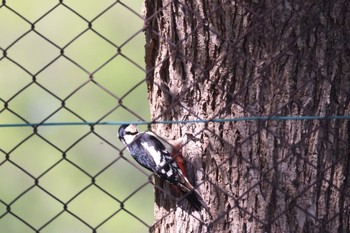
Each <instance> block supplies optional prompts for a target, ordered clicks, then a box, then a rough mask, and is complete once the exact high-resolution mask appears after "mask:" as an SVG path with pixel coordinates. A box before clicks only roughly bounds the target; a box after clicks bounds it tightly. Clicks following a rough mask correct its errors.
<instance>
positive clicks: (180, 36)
mask: <svg viewBox="0 0 350 233" xmlns="http://www.w3.org/2000/svg"><path fill="white" fill-rule="evenodd" d="M144 16H145V33H146V43H147V44H146V66H147V84H148V91H149V101H150V105H151V114H152V119H154V120H195V119H205V120H209V119H213V118H222V119H229V118H240V117H248V116H331V115H340V116H342V115H349V113H350V105H349V101H350V95H349V90H350V48H349V47H350V44H349V41H350V7H349V1H347V0H342V1H275V0H271V1H243V0H242V1H224V0H216V1H211V0H194V1H190V0H177V1H170V0H163V1H161V0H156V1H153V0H145V6H144ZM152 129H153V130H154V131H155V132H156V133H158V134H160V135H162V136H164V137H168V138H175V137H178V136H180V135H181V134H184V133H185V132H191V133H192V134H193V135H194V136H195V137H196V139H197V140H191V141H189V142H188V143H187V144H186V146H185V148H184V149H183V151H184V152H185V157H186V160H187V161H188V173H189V176H190V177H191V179H192V181H193V182H194V183H195V184H196V185H197V187H198V188H197V189H198V190H199V192H200V193H201V194H202V195H203V197H204V199H205V201H206V202H207V203H208V206H209V208H210V211H211V215H209V214H208V213H207V212H206V211H205V210H203V211H202V212H201V213H196V212H190V211H189V210H188V208H187V207H188V206H186V204H184V205H182V206H181V208H176V209H175V210H174V207H175V205H174V201H173V200H172V199H171V198H169V196H168V195H165V194H164V192H163V191H161V190H159V189H156V204H155V225H154V227H153V228H152V229H151V231H153V232H350V222H349V221H350V220H349V219H350V215H349V213H350V212H349V204H350V198H349V191H350V190H349V187H350V186H349V183H350V180H349V178H350V175H349V161H350V160H349V157H350V154H349V153H350V152H349V151H350V150H349V149H350V147H349V143H350V137H349V134H350V124H349V122H348V120H344V119H343V120H342V119H338V120H334V119H322V120H266V121H264V120H245V121H237V122H211V123H206V124H203V123H191V124H172V125H154V126H152Z"/></svg>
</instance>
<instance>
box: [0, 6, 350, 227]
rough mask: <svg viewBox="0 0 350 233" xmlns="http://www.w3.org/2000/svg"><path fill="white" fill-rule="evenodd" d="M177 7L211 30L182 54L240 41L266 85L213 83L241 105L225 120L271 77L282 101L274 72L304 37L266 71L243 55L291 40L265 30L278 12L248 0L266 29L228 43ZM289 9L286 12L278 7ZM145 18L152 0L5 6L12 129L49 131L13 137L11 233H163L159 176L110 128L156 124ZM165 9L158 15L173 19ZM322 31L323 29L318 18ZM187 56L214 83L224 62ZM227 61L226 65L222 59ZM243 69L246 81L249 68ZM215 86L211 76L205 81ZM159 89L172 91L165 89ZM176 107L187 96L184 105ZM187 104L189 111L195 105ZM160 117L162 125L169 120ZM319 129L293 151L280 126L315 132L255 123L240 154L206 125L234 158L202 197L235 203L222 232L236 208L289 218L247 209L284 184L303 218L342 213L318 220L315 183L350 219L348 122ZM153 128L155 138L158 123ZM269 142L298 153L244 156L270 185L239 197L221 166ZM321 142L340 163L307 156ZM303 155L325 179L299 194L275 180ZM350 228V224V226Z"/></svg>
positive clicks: (5, 75)
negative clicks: (158, 232) (263, 162)
mask: <svg viewBox="0 0 350 233" xmlns="http://www.w3.org/2000/svg"><path fill="white" fill-rule="evenodd" d="M174 2H176V4H179V5H178V7H179V8H181V9H182V11H183V14H184V15H185V16H186V17H193V18H196V19H197V20H198V22H201V23H199V24H198V25H197V26H196V28H195V30H193V31H192V32H190V33H189V35H187V36H185V37H184V38H183V39H180V40H179V41H177V42H176V43H173V42H171V41H168V42H169V44H170V46H172V47H173V48H176V47H177V45H178V43H188V41H187V39H188V38H189V37H190V35H193V34H195V33H197V32H198V31H200V30H202V29H203V28H207V29H208V30H209V31H210V33H212V36H214V37H215V38H216V40H217V41H221V42H218V43H222V41H224V42H225V43H226V44H228V46H229V47H230V50H229V51H227V52H228V54H229V53H234V54H235V55H234V56H235V57H236V58H237V63H239V61H245V62H246V63H247V65H248V66H252V67H256V70H257V73H256V74H254V75H253V74H252V77H253V76H254V78H252V79H250V80H247V82H246V84H245V85H244V86H242V87H240V88H239V91H237V92H236V93H227V90H226V88H225V87H221V86H220V85H217V83H216V81H215V80H210V79H208V82H211V84H212V85H214V86H215V88H216V91H217V93H219V94H220V93H225V94H227V95H228V96H229V98H228V99H229V101H228V102H227V107H226V108H225V109H220V110H219V111H218V112H217V113H216V117H217V118H219V117H220V115H221V113H223V112H225V111H226V110H227V108H231V107H232V105H233V104H237V99H236V97H238V96H240V95H241V94H242V93H243V92H245V91H247V90H248V89H249V88H251V87H252V86H254V85H255V84H256V83H257V82H260V81H261V80H264V81H263V82H264V85H263V86H265V87H270V89H267V90H262V91H271V89H273V90H274V91H275V92H276V93H279V94H280V92H282V90H283V85H284V80H277V81H276V80H275V79H270V78H268V77H267V73H268V70H270V69H273V67H274V64H275V63H276V62H287V60H286V59H285V56H286V55H288V54H289V53H290V45H292V44H295V43H298V41H296V40H297V39H298V38H297V39H293V40H291V39H288V38H286V39H284V38H281V40H283V42H284V47H283V48H282V49H281V51H279V53H277V54H274V55H273V56H272V57H271V58H269V59H268V61H267V62H265V63H264V64H257V61H252V60H249V58H247V57H246V56H245V53H243V52H242V48H241V46H242V43H243V42H242V41H243V40H244V38H245V37H246V36H248V35H249V36H251V35H252V34H253V35H256V37H257V38H258V37H259V35H262V34H264V35H265V34H266V31H267V32H269V33H270V34H271V37H274V36H279V35H278V34H277V33H276V31H282V30H287V29H285V28H277V29H276V28H268V27H266V25H265V24H264V21H266V20H268V19H269V17H271V16H272V15H273V14H276V12H275V11H273V10H272V11H265V10H264V9H261V11H252V10H251V9H250V8H249V7H248V5H246V4H243V3H242V2H240V1H237V2H236V4H238V5H240V6H241V7H242V8H244V9H245V11H246V14H252V15H254V16H255V17H256V19H260V20H256V22H254V26H252V27H251V30H250V31H247V32H246V33H245V34H244V35H240V37H239V38H237V39H236V41H228V40H227V39H226V38H225V36H224V35H221V34H220V33H218V31H217V30H216V29H215V28H214V27H209V26H208V24H207V22H206V20H205V18H203V15H202V14H201V13H199V12H196V11H195V10H193V9H192V8H191V7H189V6H187V5H186V4H181V3H180V2H179V1H174ZM171 3H173V2H171ZM171 3H170V4H171ZM229 3H230V1H227V2H224V3H222V4H220V5H217V6H216V7H214V8H212V9H211V10H210V11H209V12H207V13H206V15H207V16H208V15H213V14H220V11H222V10H223V9H224V7H225V4H229ZM170 4H169V5H166V6H164V8H163V9H162V11H164V12H166V11H168V10H170V9H169V8H170V7H171V6H170ZM280 4H281V3H276V9H278V7H279V6H280ZM140 9H141V1H134V2H133V3H129V2H126V1H111V0H108V1H107V0H104V1H99V2H98V3H97V2H93V1H87V2H84V3H83V1H53V0H52V1H45V2H42V1H27V2H18V1H3V2H2V4H1V6H0V30H1V31H2V32H3V33H2V35H1V36H0V49H1V51H2V56H1V58H0V72H1V74H2V78H1V80H0V82H1V84H0V101H1V102H2V104H3V107H2V109H1V110H0V123H2V124H10V123H11V124H12V123H25V124H29V125H30V124H32V123H38V125H35V126H28V127H2V128H1V134H0V187H1V193H0V229H1V230H2V231H3V232H62V231H63V232H114V231H116V229H117V232H119V231H120V232H147V231H148V230H149V229H150V228H151V226H152V224H153V211H152V209H153V197H152V196H153V191H152V190H153V188H154V186H155V184H154V183H153V182H152V180H151V179H149V177H152V175H151V174H149V173H148V172H145V170H143V169H141V168H140V167H139V166H138V165H137V164H136V163H135V162H134V161H133V160H132V159H130V157H129V156H128V155H124V151H125V148H124V146H123V145H122V144H120V143H119V142H116V141H117V135H116V127H115V126H110V125H100V124H99V123H100V122H106V121H115V120H116V119H118V120H120V121H130V120H135V119H136V120H141V121H147V120H148V116H149V113H148V111H149V110H148V107H146V106H147V93H146V83H145V82H146V79H145V76H146V73H145V69H144V68H143V67H144V65H143V64H144V61H143V60H144V52H142V51H143V50H144V34H143V30H144V29H145V28H144V27H152V25H149V24H147V23H149V22H150V21H151V20H152V18H149V19H143V18H142V16H141V15H140V13H139V12H140ZM310 9H311V8H310ZM347 10H348V11H349V9H347ZM162 11H160V12H158V13H157V14H162ZM318 14H319V12H318V11H316V10H315V11H310V14H309V16H308V17H309V18H307V19H305V21H307V22H308V23H309V24H308V25H309V27H305V28H303V31H301V32H300V35H302V36H304V35H305V34H307V33H308V30H312V29H313V28H314V26H315V25H314V24H313V23H310V22H312V21H313V20H314V19H315V18H316V17H319V15H318ZM152 17H155V16H152ZM293 17H298V15H297V14H296V15H294V14H291V15H285V16H283V17H282V16H281V20H286V21H287V20H289V21H293V20H294V19H293ZM144 22H146V23H145V24H144ZM316 22H318V21H317V20H315V23H316ZM221 23H222V24H224V22H221ZM215 26H220V25H215ZM151 30H152V29H151ZM237 30H239V29H237ZM325 30H326V29H325ZM262 31H264V33H262ZM153 36H154V37H158V38H161V35H160V34H159V32H157V31H156V30H154V31H153ZM310 40H312V38H311V39H310ZM328 40H329V41H330V43H334V44H335V45H336V44H337V43H349V42H346V41H338V40H339V38H336V37H335V38H328ZM310 43H311V42H310ZM335 47H336V46H335ZM335 51H336V52H335V53H333V54H331V55H330V56H329V58H328V60H329V62H332V61H333V60H335V59H336V58H339V57H342V58H343V59H344V60H346V58H348V57H349V55H348V54H346V51H342V50H339V51H337V50H336V49H335ZM177 56H179V57H181V58H182V59H183V60H184V61H187V62H189V63H191V64H193V67H195V68H196V69H200V70H201V71H202V73H203V74H206V73H208V71H209V70H208V69H212V68H213V67H215V65H216V64H212V65H211V66H210V67H209V68H207V69H205V68H203V67H202V65H201V64H196V61H195V60H193V58H189V57H186V56H185V55H184V54H182V51H177ZM222 59H225V58H224V57H223V58H222ZM164 62H168V58H165V59H164V60H162V61H160V62H159V64H162V63H164ZM215 62H217V63H218V62H220V59H217V60H216V61H215ZM300 63H301V64H302V63H308V64H312V67H313V70H314V73H315V75H317V76H320V77H322V79H323V80H324V81H325V82H326V83H328V84H329V85H331V84H332V82H333V81H334V79H333V78H330V76H329V75H327V74H326V73H325V71H324V67H325V66H326V65H328V64H314V62H313V59H311V58H309V57H304V58H303V60H302V61H300ZM156 68H157V67H154V69H156ZM236 72H237V75H239V74H240V72H241V73H242V72H244V71H243V70H237V71H236ZM205 77H206V76H205V75H203V78H205ZM332 77H333V76H332ZM347 77H349V76H347ZM312 81H313V80H312V77H311V78H305V80H304V82H303V83H299V84H297V86H296V88H295V90H294V92H295V93H290V95H301V94H302V93H305V92H308V90H306V88H307V86H308V85H307V84H308V83H309V82H312ZM155 85H159V86H161V84H157V83H156V84H155ZM163 91H166V90H164V89H163ZM337 91H339V95H338V96H339V98H338V100H339V101H344V104H345V105H344V106H347V105H346V104H348V102H349V99H350V98H349V97H350V96H349V87H348V86H346V85H345V86H343V88H342V89H339V90H337ZM167 92H168V94H169V95H173V94H172V93H171V92H169V91H167ZM184 92H186V90H185V91H184ZM174 99H178V97H177V96H174ZM179 106H180V105H179V104H178V103H174V105H173V106H170V107H171V108H174V109H175V108H177V107H179ZM241 106H242V107H243V108H244V111H245V112H246V113H247V114H249V115H252V116H257V112H256V111H255V110H254V109H253V108H251V107H250V106H244V105H241ZM180 107H181V108H185V107H184V106H183V105H181V106H180ZM286 107H290V106H289V103H284V104H283V105H280V106H273V108H272V109H271V116H274V115H276V114H281V113H283V110H284V108H286ZM299 107H300V108H303V109H304V111H303V112H304V115H308V110H309V109H308V106H307V103H305V104H301V105H300V106H299ZM169 110H171V109H169ZM185 110H186V111H188V112H189V113H190V114H191V115H192V116H193V118H194V119H201V117H199V116H197V114H195V113H194V112H193V111H192V110H191V109H190V108H186V109H185ZM167 111H168V110H167ZM320 114H321V113H320ZM324 114H329V115H331V114H330V113H324ZM344 114H345V113H344ZM159 118H160V119H161V118H162V114H161V115H160V116H159ZM202 120H205V119H202ZM310 121H311V120H310ZM312 121H313V124H311V126H312V127H311V128H310V129H309V131H308V132H309V133H308V135H304V137H305V138H302V139H300V140H298V141H297V142H296V143H293V144H290V141H289V140H287V139H286V138H285V137H284V136H282V134H284V133H286V132H278V131H276V130H275V129H276V128H278V127H279V126H280V125H282V124H283V125H284V126H285V124H299V125H300V127H301V128H307V127H308V126H307V125H305V124H304V123H303V122H304V121H301V122H298V123H295V122H292V121H288V120H287V121H285V120H279V121H273V122H272V121H268V120H266V121H254V124H256V130H255V131H251V132H250V133H249V134H248V135H246V137H245V138H244V139H243V140H241V141H240V144H239V145H233V144H232V143H231V140H229V139H227V138H224V137H223V136H222V133H220V131H212V130H209V128H208V127H206V124H203V128H202V130H200V131H198V132H196V133H195V135H194V136H196V135H199V134H206V135H209V136H208V137H209V138H212V140H217V141H220V142H221V143H222V146H223V147H222V148H223V150H225V151H232V153H230V156H229V157H227V158H225V159H224V160H222V161H221V163H220V164H217V167H216V168H215V169H212V170H208V171H207V170H206V171H204V172H205V175H204V177H205V180H204V181H203V182H202V183H198V184H197V187H199V188H200V186H204V185H207V186H212V187H214V188H215V189H216V191H217V192H218V193H222V195H224V196H226V200H228V202H232V207H231V208H229V209H228V210H225V211H224V212H222V213H221V214H218V215H216V216H215V218H214V219H212V221H211V224H215V223H216V222H219V221H221V220H222V218H224V217H225V215H226V214H228V212H231V211H232V212H237V214H241V215H244V216H248V217H249V219H248V220H249V221H257V222H259V223H260V224H261V225H262V226H263V227H262V228H264V226H265V225H268V224H273V223H274V222H278V221H279V220H280V219H282V218H288V217H289V215H288V212H289V211H290V209H289V208H288V209H281V210H280V211H277V213H275V214H274V215H273V216H270V218H269V219H262V218H261V217H260V216H259V213H253V212H250V211H248V210H247V208H245V205H244V204H242V203H245V202H247V201H250V200H248V198H251V195H249V194H250V193H252V192H255V189H256V188H262V189H263V188H264V187H269V186H273V187H274V191H275V192H276V195H280V196H281V195H284V196H286V198H288V199H291V200H292V201H291V204H290V208H294V209H295V211H301V212H303V213H304V214H306V215H308V216H309V217H310V218H312V219H313V221H314V222H317V223H318V224H324V225H325V226H327V225H328V224H331V222H332V221H333V219H334V218H336V217H337V216H338V215H339V214H342V213H340V212H337V211H333V212H332V211H330V212H329V213H328V215H327V216H324V218H322V219H320V218H317V217H315V212H316V210H315V208H316V207H314V206H303V204H302V203H304V200H303V197H304V195H305V194H306V193H308V192H311V189H312V188H314V187H315V186H320V187H321V188H320V190H318V192H321V191H327V192H330V193H332V192H336V193H340V194H339V196H340V197H341V198H342V199H343V201H342V204H344V206H343V207H342V208H341V209H342V211H344V212H346V211H348V210H349V206H348V204H347V203H348V202H349V200H348V198H349V197H348V191H349V185H348V184H347V183H346V182H345V184H343V183H342V184H338V183H336V182H335V180H334V177H335V175H334V172H335V171H336V170H337V169H338V167H339V166H341V164H342V163H343V162H344V160H345V159H346V160H348V159H347V158H344V157H342V156H336V155H339V154H345V153H344V152H343V151H339V150H340V149H339V148H349V147H348V145H349V141H346V140H344V141H342V140H339V137H338V131H337V130H332V129H337V126H338V125H339V124H340V123H339V122H340V121H345V119H327V120H324V119H323V120H320V119H313V120H312ZM48 122H81V123H86V125H64V126H62V125H53V126H44V124H45V123H48ZM91 122H93V123H91ZM276 122H277V123H276ZM192 124H195V123H192ZM213 124H215V123H213ZM283 128H284V127H283ZM144 129H145V130H146V126H145V127H144ZM276 132H277V134H276ZM257 134H259V135H261V134H264V135H266V138H267V139H270V138H269V136H268V135H273V137H274V140H276V141H274V142H271V143H272V144H276V143H277V144H278V146H279V147H281V148H282V147H283V148H287V150H288V151H289V152H288V153H285V154H287V155H288V156H285V157H284V158H277V157H276V160H275V161H273V162H274V166H273V167H272V168H262V167H260V166H259V165H258V163H257V161H254V160H253V159H252V158H251V157H249V156H248V157H244V156H241V158H240V159H241V160H242V161H244V163H245V164H248V165H249V167H250V168H249V169H250V170H249V173H255V177H260V179H259V180H256V181H255V182H253V183H254V185H252V186H250V187H247V188H246V190H245V191H244V192H242V193H239V194H236V193H235V192H233V191H232V190H227V187H226V186H223V185H222V184H220V183H218V181H217V180H215V179H214V178H213V177H215V176H218V175H220V174H218V173H220V172H219V171H220V168H223V167H224V166H225V164H227V163H232V160H233V156H235V155H237V154H241V155H242V154H247V155H249V152H242V151H238V150H239V149H238V148H242V147H246V148H249V147H251V146H252V145H251V144H250V143H251V142H252V141H253V138H254V137H255V136H256V135H257ZM312 134H325V135H327V137H329V138H330V141H329V142H328V144H327V145H324V147H325V148H323V149H324V150H325V151H327V153H329V151H331V153H332V154H334V155H335V156H334V158H332V159H330V160H331V162H330V163H328V164H329V166H328V167H321V166H320V164H318V163H317V160H316V159H315V158H306V157H303V156H301V155H300V154H301V151H302V150H305V148H307V147H308V145H307V143H308V137H310V136H311V135H312ZM332 138H333V140H335V139H337V140H336V141H337V143H340V144H341V145H337V147H335V146H334V147H333V146H332V140H331V139H332ZM188 143H191V141H189V142H188ZM325 153H326V152H325ZM298 155H300V156H299V157H298V162H299V163H300V164H301V166H303V167H308V168H309V169H310V168H311V170H314V173H317V174H319V175H318V176H316V177H318V179H315V180H310V181H309V182H308V183H307V184H305V185H304V186H303V188H301V189H298V190H297V189H295V185H296V184H284V185H281V184H278V183H275V179H273V177H271V176H272V175H273V172H274V169H283V168H284V167H285V166H287V161H289V160H290V159H291V157H292V156H298ZM260 159H263V158H260ZM286 175H287V173H286ZM129 177H131V178H129ZM320 184H321V185H320ZM156 188H160V187H156ZM297 191H298V192H297ZM296 192H297V193H296ZM256 198H259V197H256ZM224 199H225V198H224ZM166 217H167V216H164V218H166ZM198 221H200V222H203V224H204V221H203V220H202V219H200V218H199V219H198ZM159 222H160V221H159ZM345 224H349V222H348V220H347V221H345ZM155 226H156V225H155ZM349 228H350V226H348V229H349Z"/></svg>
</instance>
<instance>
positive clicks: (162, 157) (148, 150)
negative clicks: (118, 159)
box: [118, 124, 207, 211]
mask: <svg viewBox="0 0 350 233" xmlns="http://www.w3.org/2000/svg"><path fill="white" fill-rule="evenodd" d="M118 134H119V140H120V141H121V142H122V143H123V144H124V145H125V146H126V147H127V149H128V150H129V152H130V154H131V156H132V157H133V158H134V159H135V160H136V161H137V162H138V163H139V164H140V165H141V166H143V167H144V168H146V169H148V170H149V171H151V172H154V173H155V174H157V175H158V176H159V177H160V178H161V179H164V180H166V181H168V182H169V183H171V184H173V185H175V186H176V187H178V188H179V189H180V190H181V192H182V193H183V194H184V195H186V199H187V200H188V201H189V202H190V203H191V205H192V206H193V208H194V209H196V210H197V211H199V210H201V208H202V207H205V208H207V207H206V205H205V203H204V201H203V199H202V197H201V196H200V195H199V193H198V192H197V190H195V189H194V187H193V186H192V185H191V184H190V182H189V181H188V179H187V178H186V177H185V176H184V174H183V172H182V171H181V169H180V168H179V166H178V164H177V163H176V161H175V160H173V158H172V157H171V154H170V152H169V151H168V150H167V148H166V147H165V145H164V144H163V143H162V142H161V140H159V139H158V138H157V137H156V136H155V135H154V134H153V133H151V132H139V131H138V129H137V127H136V125H132V124H130V125H122V126H120V128H119V130H118Z"/></svg>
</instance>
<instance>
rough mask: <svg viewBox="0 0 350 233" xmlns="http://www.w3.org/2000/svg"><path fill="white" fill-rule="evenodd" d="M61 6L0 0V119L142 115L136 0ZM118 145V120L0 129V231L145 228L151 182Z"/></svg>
mask: <svg viewBox="0 0 350 233" xmlns="http://www.w3.org/2000/svg"><path fill="white" fill-rule="evenodd" d="M59 2H60V1H57V0H47V1H39V0H8V1H6V2H5V1H4V2H3V3H2V5H0V31H1V34H0V49H1V51H0V52H1V53H2V54H1V55H0V102H1V104H2V106H1V107H0V124H12V123H14V124H16V123H26V122H29V123H39V122H82V121H83V120H84V121H89V122H90V121H91V122H95V121H135V120H149V108H148V102H147V90H146V84H145V82H144V78H145V72H144V70H143V67H144V34H143V33H142V31H141V29H142V27H143V21H142V19H141V18H140V16H139V15H137V14H139V12H140V11H141V4H142V1H141V0H136V1H125V2H124V1H112V0H101V1H91V0H89V1H83V0H69V1H62V2H63V4H61V3H59ZM115 3H116V4H115ZM125 5H126V6H127V7H129V8H130V9H133V10H134V11H135V12H136V13H137V14H135V13H133V12H132V11H130V10H129V9H128V8H127V7H125ZM89 23H90V24H91V27H89ZM114 45H116V46H117V47H116V46H114ZM131 61H132V62H131ZM140 82H142V84H141V85H139V86H137V87H136V88H135V89H134V90H133V91H132V92H131V93H130V94H128V95H126V93H127V92H128V91H129V90H130V89H131V88H133V87H135V86H136V85H138V84H139V83H140ZM125 95H126V96H125ZM121 97H123V98H122V99H120V98H121ZM120 104H121V105H120ZM124 106H125V107H126V108H125V107H124ZM128 110H131V111H132V112H135V113H136V114H137V115H135V114H133V113H132V112H129V111H128ZM138 116H140V118H141V119H140V118H139V117H138ZM118 148H119V149H120V148H123V146H122V145H121V144H120V143H119V142H118V141H117V127H116V126H108V125H103V126H102V125H99V126H95V127H94V129H93V131H91V128H90V126H86V125H85V126H84V125H81V126H60V125H56V126H40V127H38V128H37V130H36V131H35V130H33V128H32V127H1V128H0V187H1V189H0V232H21V233H26V232H35V230H34V229H40V232H47V233H55V232H65V233H68V232H79V233H82V232H92V229H94V228H96V229H97V232H106V233H107V232H123V233H124V232H148V228H147V226H145V224H143V223H142V222H141V221H139V220H138V219H141V220H142V221H143V222H144V223H146V224H147V225H151V224H152V222H153V218H152V217H153V211H152V209H153V191H152V186H151V185H150V184H147V185H144V184H146V183H147V181H148V176H147V175H145V174H144V173H143V172H141V171H139V170H138V169H137V168H135V166H134V165H135V162H133V160H132V158H131V157H130V155H129V154H128V153H127V152H125V153H123V152H120V151H119V149H118ZM122 154H123V155H124V157H125V158H124V157H121V156H120V155H122ZM127 160H129V161H132V162H133V164H134V165H133V164H131V163H129V162H128V161H127ZM137 167H138V166H137ZM143 185H144V186H143ZM140 187H142V188H141V189H140V190H138V189H139V188H140ZM136 190H138V191H137V192H135V191H136ZM133 192H135V194H133V195H131V194H132V193H133ZM130 195H131V196H130ZM121 203H123V204H121ZM64 204H66V209H67V211H64ZM133 215H134V216H133ZM19 218H20V219H23V220H24V221H25V222H26V223H28V224H29V225H31V226H32V227H33V228H31V227H30V226H28V225H27V224H25V223H23V222H22V221H20V220H19ZM79 219H81V220H79ZM84 222H85V223H84Z"/></svg>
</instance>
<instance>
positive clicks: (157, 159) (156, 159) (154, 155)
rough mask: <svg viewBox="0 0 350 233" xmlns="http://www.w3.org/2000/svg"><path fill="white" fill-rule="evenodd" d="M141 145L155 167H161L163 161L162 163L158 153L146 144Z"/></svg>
mask: <svg viewBox="0 0 350 233" xmlns="http://www.w3.org/2000/svg"><path fill="white" fill-rule="evenodd" d="M141 145H142V146H143V147H144V148H145V150H147V151H148V153H149V154H150V155H151V157H152V158H153V160H154V162H155V163H156V165H157V166H159V167H162V166H163V165H164V161H162V155H161V152H160V151H157V150H156V148H155V147H154V146H150V145H149V144H148V143H147V142H142V143H141ZM161 161H162V163H161Z"/></svg>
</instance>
